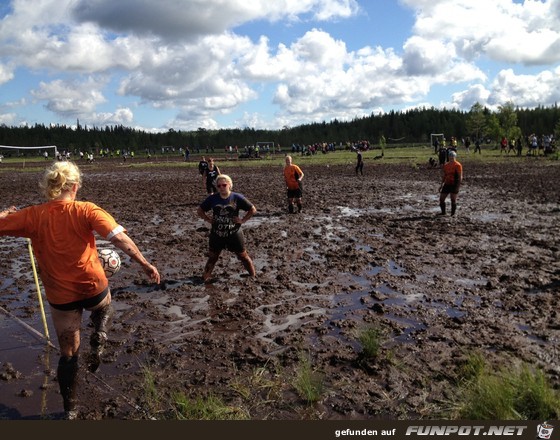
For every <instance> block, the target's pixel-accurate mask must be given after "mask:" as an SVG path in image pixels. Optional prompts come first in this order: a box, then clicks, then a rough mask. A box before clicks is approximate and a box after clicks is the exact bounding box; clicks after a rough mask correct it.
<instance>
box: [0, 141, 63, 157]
mask: <svg viewBox="0 0 560 440" xmlns="http://www.w3.org/2000/svg"><path fill="white" fill-rule="evenodd" d="M57 152H58V150H57V148H56V145H41V146H36V147H21V146H14V145H0V160H1V159H7V158H24V159H25V158H34V157H43V158H45V159H52V160H54V159H56V158H57Z"/></svg>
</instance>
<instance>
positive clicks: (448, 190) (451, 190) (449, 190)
mask: <svg viewBox="0 0 560 440" xmlns="http://www.w3.org/2000/svg"><path fill="white" fill-rule="evenodd" d="M441 193H442V194H458V193H459V185H454V184H453V185H451V184H449V183H446V184H445V185H443V188H442V189H441Z"/></svg>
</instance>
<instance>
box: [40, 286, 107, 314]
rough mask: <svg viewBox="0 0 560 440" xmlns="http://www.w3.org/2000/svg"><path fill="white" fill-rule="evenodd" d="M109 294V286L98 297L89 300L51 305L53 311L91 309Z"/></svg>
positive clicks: (91, 297)
mask: <svg viewBox="0 0 560 440" xmlns="http://www.w3.org/2000/svg"><path fill="white" fill-rule="evenodd" d="M108 294H109V286H107V288H106V289H105V290H104V291H103V292H101V293H99V294H98V295H95V296H90V297H89V298H86V299H82V300H80V301H74V302H71V303H66V304H52V303H50V302H49V304H50V306H51V307H52V308H53V309H57V310H66V311H68V310H83V309H89V308H91V307H95V306H96V305H97V304H99V303H100V302H101V301H103V300H104V299H105V298H106V297H107V295H108Z"/></svg>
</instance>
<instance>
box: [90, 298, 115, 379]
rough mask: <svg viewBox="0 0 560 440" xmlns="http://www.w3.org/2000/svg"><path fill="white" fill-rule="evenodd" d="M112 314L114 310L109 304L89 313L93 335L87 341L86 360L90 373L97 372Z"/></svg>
mask: <svg viewBox="0 0 560 440" xmlns="http://www.w3.org/2000/svg"><path fill="white" fill-rule="evenodd" d="M113 313H114V309H113V305H112V304H111V303H109V304H107V305H106V306H104V307H100V308H99V309H96V310H93V311H92V312H91V315H90V319H91V322H92V323H93V333H92V334H91V337H90V339H89V344H90V346H91V353H90V355H89V358H88V369H89V371H91V372H92V373H94V372H95V371H97V369H98V368H99V364H100V363H101V355H102V354H103V350H104V349H105V343H106V342H107V338H108V337H107V332H108V331H109V326H110V324H111V318H112V317H113Z"/></svg>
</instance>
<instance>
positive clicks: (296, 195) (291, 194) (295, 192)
mask: <svg viewBox="0 0 560 440" xmlns="http://www.w3.org/2000/svg"><path fill="white" fill-rule="evenodd" d="M301 194H302V193H301V188H298V189H288V198H289V199H301Z"/></svg>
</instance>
